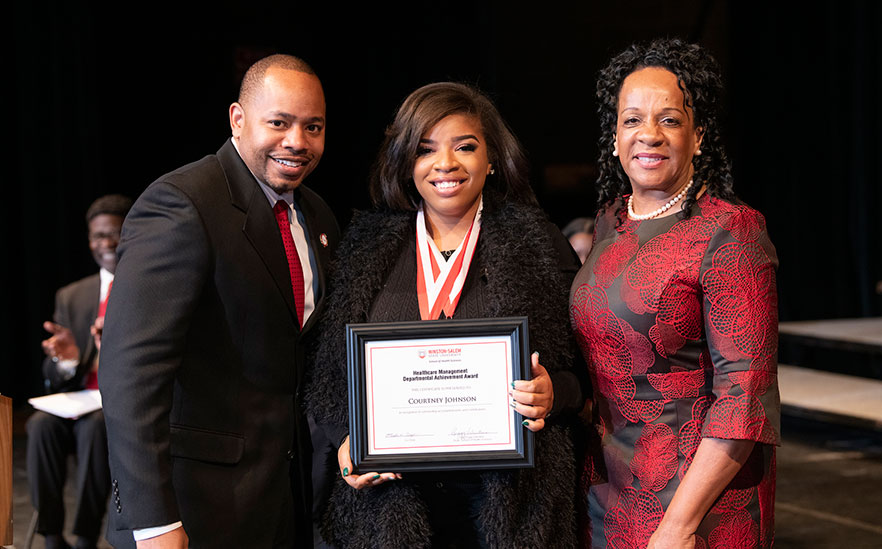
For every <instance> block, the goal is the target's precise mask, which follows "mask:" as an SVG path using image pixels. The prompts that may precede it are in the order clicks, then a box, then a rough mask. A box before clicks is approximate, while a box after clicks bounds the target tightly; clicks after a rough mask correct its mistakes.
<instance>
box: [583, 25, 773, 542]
mask: <svg viewBox="0 0 882 549" xmlns="http://www.w3.org/2000/svg"><path fill="white" fill-rule="evenodd" d="M721 91H722V86H721V83H720V78H719V71H718V69H717V66H716V63H715V62H714V61H713V59H712V58H711V57H710V56H709V55H708V54H707V53H706V52H705V51H703V50H702V49H701V48H700V47H698V46H695V45H689V44H685V43H683V42H680V41H677V40H659V41H656V42H653V43H651V44H649V45H646V46H641V45H635V46H631V47H630V48H628V49H627V50H625V51H624V52H622V53H621V54H619V55H617V56H616V57H615V58H613V59H612V61H611V62H610V64H609V65H608V66H607V67H606V68H605V69H604V70H603V71H602V72H601V73H600V77H599V80H598V83H597V97H598V101H599V114H600V119H601V125H602V127H601V132H602V137H601V139H600V150H601V156H600V168H601V169H600V174H601V175H600V179H599V184H600V195H601V197H600V198H601V206H602V207H601V211H600V213H599V215H598V219H597V226H596V233H595V244H594V247H593V248H592V250H591V255H590V256H589V257H588V259H587V260H586V262H585V264H584V266H583V268H582V270H581V271H580V272H579V274H578V275H577V277H576V280H575V282H574V284H573V287H572V291H571V296H570V297H571V307H570V314H571V320H572V323H573V326H574V329H575V331H576V333H577V338H578V339H579V343H580V346H581V347H582V350H583V353H584V354H585V357H586V360H587V361H588V363H589V371H590V374H591V378H592V382H593V385H594V398H595V404H594V415H595V419H596V427H597V429H598V432H599V434H600V440H601V444H600V447H601V448H602V450H601V451H598V452H597V455H595V456H594V459H593V460H591V463H589V464H588V465H587V471H586V476H587V477H590V480H591V487H590V490H589V496H588V499H589V514H590V518H591V529H592V532H591V533H592V543H593V545H594V546H596V547H605V546H612V547H646V546H649V547H690V548H691V547H693V546H694V547H755V546H763V547H766V546H769V545H771V544H772V541H773V528H774V521H773V516H774V494H775V453H774V451H775V445H777V444H778V443H779V423H780V421H779V397H778V385H777V374H776V365H777V356H776V355H777V340H778V335H777V326H778V323H777V293H776V287H775V269H776V266H777V257H776V254H775V248H774V246H773V245H772V243H771V242H770V240H769V237H768V234H767V232H766V227H765V222H764V219H763V217H762V215H760V214H759V213H758V212H757V211H755V210H753V209H751V208H749V207H748V206H746V205H744V204H743V203H741V202H740V201H739V200H738V199H737V198H736V197H735V195H734V193H733V191H732V176H731V173H730V166H729V162H728V159H727V157H726V153H725V151H724V150H723V147H722V142H721V139H720V130H719V127H718V106H717V105H718V104H719V103H718V101H719V96H720V92H721ZM601 454H602V455H601Z"/></svg>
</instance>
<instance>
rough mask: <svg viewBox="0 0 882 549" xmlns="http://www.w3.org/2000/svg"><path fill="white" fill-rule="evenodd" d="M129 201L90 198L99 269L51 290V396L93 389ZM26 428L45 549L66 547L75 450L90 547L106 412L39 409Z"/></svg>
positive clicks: (82, 544)
mask: <svg viewBox="0 0 882 549" xmlns="http://www.w3.org/2000/svg"><path fill="white" fill-rule="evenodd" d="M131 206H132V201H131V199H129V198H128V197H125V196H122V195H119V194H111V195H106V196H102V197H100V198H98V199H97V200H95V201H94V202H93V203H92V205H91V206H89V209H88V210H87V212H86V223H87V225H88V230H89V233H88V236H89V249H90V250H91V252H92V257H93V258H94V259H95V263H97V264H98V266H99V268H100V270H99V272H97V273H95V274H93V275H90V276H87V277H86V278H83V279H81V280H77V281H76V282H73V283H71V284H68V285H67V286H65V287H63V288H61V289H60V290H58V292H57V293H56V294H55V313H54V314H53V317H52V321H51V322H50V321H46V322H44V323H43V328H44V329H45V330H46V331H47V332H49V333H50V334H51V336H50V337H49V338H47V339H45V340H44V341H43V352H45V353H46V358H45V360H44V361H43V377H44V379H45V384H46V390H47V392H48V393H61V392H69V391H80V390H83V389H97V388H98V385H97V377H96V370H97V367H98V360H97V359H98V348H97V346H96V343H95V342H94V341H93V338H92V334H91V332H92V330H93V329H94V324H95V323H96V321H97V322H103V316H104V313H103V309H104V306H105V304H106V302H107V296H108V295H109V292H110V288H111V284H112V282H113V276H114V272H115V271H116V247H117V245H118V244H119V235H120V229H121V228H122V224H123V219H125V216H126V214H127V213H128V211H129V208H131ZM98 319H101V320H98ZM26 428H27V433H28V446H27V471H28V481H29V483H30V488H31V501H32V503H33V505H34V508H36V509H37V511H38V513H39V518H38V520H37V530H36V531H37V532H38V533H40V534H42V535H43V536H44V537H45V541H46V547H47V549H54V548H57V547H69V546H68V544H67V542H66V541H65V539H64V537H63V536H62V531H63V529H64V484H65V481H66V479H67V457H68V454H70V453H71V452H72V451H73V452H75V454H76V458H77V477H76V479H77V480H76V488H75V490H76V491H75V494H76V495H75V498H74V499H75V502H76V514H75V516H74V522H73V533H74V534H75V535H76V536H77V542H76V547H77V548H80V549H85V548H90V547H95V545H96V543H97V541H98V538H99V536H100V530H101V521H102V519H103V517H104V512H105V511H106V509H107V496H108V494H109V493H110V473H109V470H108V466H107V433H106V430H105V428H104V413H103V412H102V411H101V410H97V411H95V412H92V413H89V414H87V415H85V416H82V417H80V418H77V419H65V418H60V417H57V416H54V415H52V414H48V413H46V412H42V411H36V412H34V414H33V415H32V416H31V417H30V418H29V419H28V422H27V426H26Z"/></svg>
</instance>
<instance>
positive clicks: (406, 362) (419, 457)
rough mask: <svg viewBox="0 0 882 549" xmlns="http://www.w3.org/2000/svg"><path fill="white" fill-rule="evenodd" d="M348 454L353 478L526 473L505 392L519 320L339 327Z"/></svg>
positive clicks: (527, 462)
mask: <svg viewBox="0 0 882 549" xmlns="http://www.w3.org/2000/svg"><path fill="white" fill-rule="evenodd" d="M346 348H347V360H348V374H349V445H350V452H351V454H352V461H353V463H354V465H355V467H356V468H358V469H359V470H361V471H380V472H386V471H391V472H401V471H440V470H455V469H500V468H511V467H532V466H533V433H532V432H530V431H529V430H528V429H527V428H526V427H524V426H523V425H522V423H521V422H522V421H523V418H522V417H521V416H520V415H519V414H518V413H517V412H516V411H515V410H514V409H513V408H512V407H511V397H510V396H509V391H510V390H511V384H512V382H513V381H515V380H517V379H529V377H530V362H529V350H528V349H529V341H528V332H527V318H526V317H511V318H482V319H449V320H427V321H416V322H394V323H376V324H348V325H347V326H346Z"/></svg>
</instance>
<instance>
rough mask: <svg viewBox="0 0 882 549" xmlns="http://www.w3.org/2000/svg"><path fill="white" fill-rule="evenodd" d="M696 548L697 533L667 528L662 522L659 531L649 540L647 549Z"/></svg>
mask: <svg viewBox="0 0 882 549" xmlns="http://www.w3.org/2000/svg"><path fill="white" fill-rule="evenodd" d="M694 547H695V533H693V532H686V531H682V530H677V529H676V528H673V527H670V528H669V527H667V526H666V525H665V523H664V521H662V523H661V524H659V526H658V529H657V530H656V531H655V533H654V534H652V537H650V538H649V545H647V546H646V549H669V548H671V549H680V548H682V549H693V548H694Z"/></svg>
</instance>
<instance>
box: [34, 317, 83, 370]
mask: <svg viewBox="0 0 882 549" xmlns="http://www.w3.org/2000/svg"><path fill="white" fill-rule="evenodd" d="M43 329H44V330H46V331H47V332H49V333H50V334H52V336H51V337H49V339H44V340H43V352H44V353H46V356H48V357H50V358H52V359H53V360H56V361H57V360H77V359H79V358H80V348H79V347H77V344H76V341H75V340H74V336H73V333H72V332H71V331H70V329H69V328H66V327H64V326H62V325H61V324H56V323H54V322H49V321H46V322H44V323H43Z"/></svg>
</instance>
